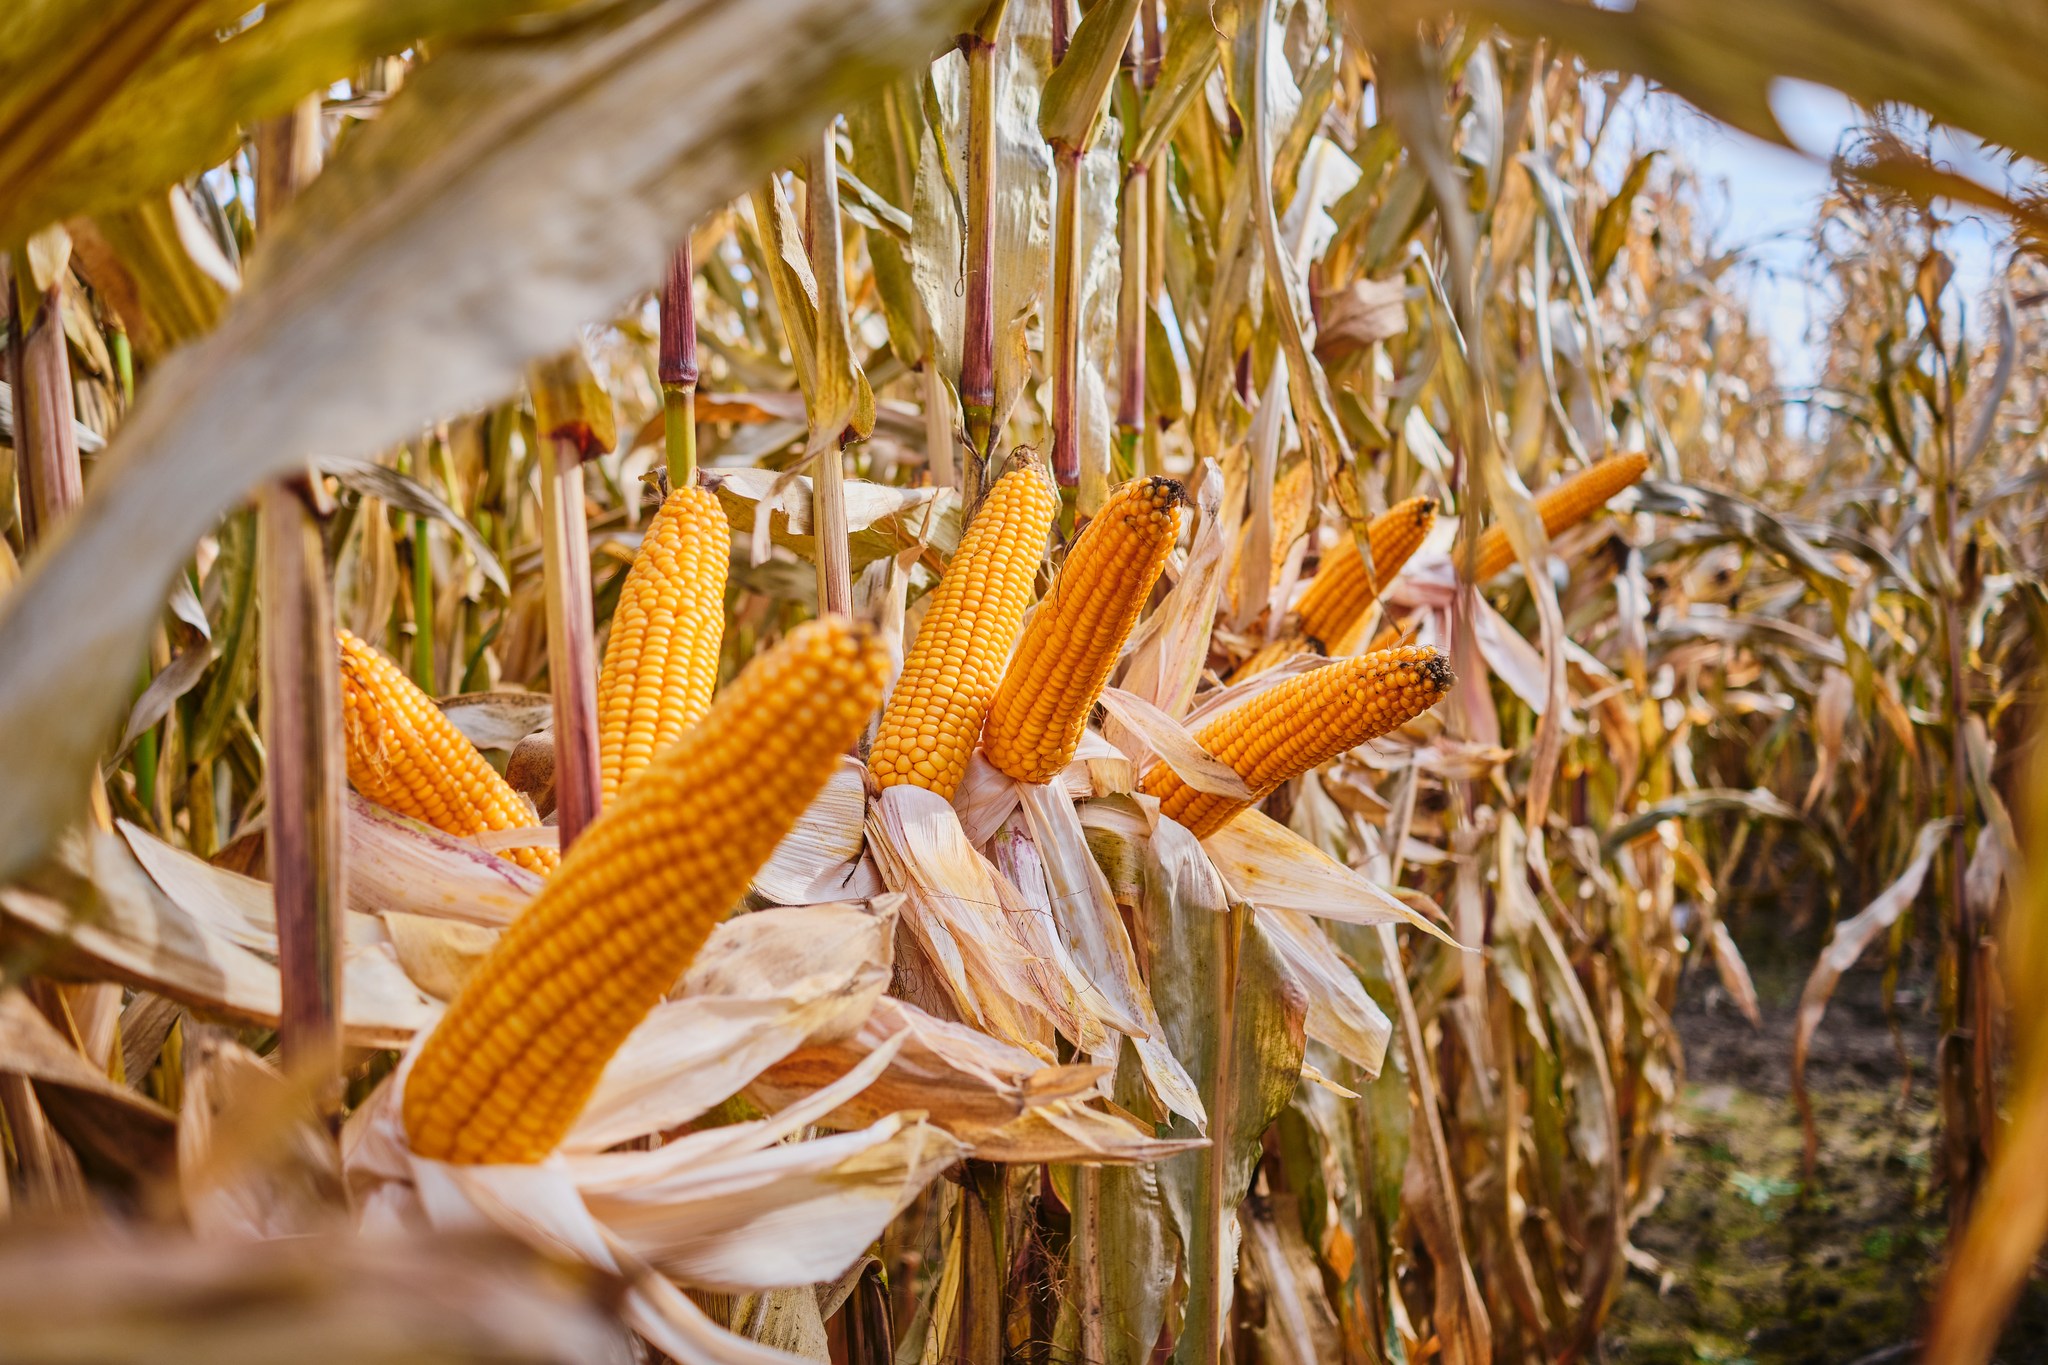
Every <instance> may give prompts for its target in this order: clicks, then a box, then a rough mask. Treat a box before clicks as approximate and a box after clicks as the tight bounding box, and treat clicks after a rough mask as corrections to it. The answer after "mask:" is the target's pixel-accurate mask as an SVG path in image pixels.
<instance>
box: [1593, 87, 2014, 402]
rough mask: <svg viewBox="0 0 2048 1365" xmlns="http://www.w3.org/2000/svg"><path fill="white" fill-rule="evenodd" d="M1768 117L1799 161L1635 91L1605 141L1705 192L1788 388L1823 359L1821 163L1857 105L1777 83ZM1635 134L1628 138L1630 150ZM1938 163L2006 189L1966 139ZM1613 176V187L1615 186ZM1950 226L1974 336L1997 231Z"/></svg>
mask: <svg viewBox="0 0 2048 1365" xmlns="http://www.w3.org/2000/svg"><path fill="white" fill-rule="evenodd" d="M1771 107H1772V110H1773V112H1775V113H1776V114H1777V116H1778V122H1779V123H1780V125H1782V126H1783V127H1784V129H1785V132H1786V135H1787V136H1788V137H1790V138H1791V139H1792V140H1793V141H1794V142H1795V143H1797V144H1798V145H1799V147H1800V148H1801V149H1802V151H1799V152H1795V151H1791V150H1788V149H1787V148H1784V147H1779V146H1776V145H1774V144H1772V143H1768V142H1764V141H1762V140H1761V139H1758V138H1754V137H1751V136H1749V135H1748V134H1747V133H1741V132H1737V131H1735V130H1734V129H1731V128H1729V127H1727V126H1726V125H1724V124H1721V123H1719V122H1716V121H1715V120H1713V119H1710V118H1707V117H1706V116H1705V115H1703V114H1701V113H1699V112H1698V111H1697V110H1695V109H1693V108H1692V107H1691V106H1690V105H1687V104H1685V103H1684V102H1683V101H1681V100H1679V99H1677V98H1676V97H1675V96H1671V95H1667V94H1663V93H1661V92H1653V93H1648V94H1645V93H1644V92H1643V89H1642V87H1641V86H1640V85H1637V86H1634V87H1631V89H1630V90H1629V91H1628V93H1627V94H1625V95H1624V96H1623V97H1622V101H1621V108H1620V110H1619V111H1618V113H1617V115H1616V117H1617V119H1622V120H1626V121H1627V122H1626V123H1624V124H1623V125H1622V126H1619V127H1617V128H1616V129H1615V130H1614V131H1612V132H1610V133H1609V144H1610V148H1611V149H1613V150H1614V151H1615V152H1616V153H1617V157H1618V158H1619V157H1620V156H1625V155H1626V154H1627V153H1628V151H1629V148H1630V144H1631V142H1632V141H1633V142H1635V143H1636V144H1637V145H1639V146H1640V147H1642V148H1644V149H1647V148H1649V147H1655V146H1662V147H1667V148H1669V149H1670V150H1671V151H1672V152H1673V153H1674V154H1675V155H1677V156H1678V157H1679V158H1681V159H1683V160H1684V161H1686V162H1687V163H1689V164H1690V165H1691V166H1692V167H1693V168H1694V169H1695V170H1696V171H1697V172H1698V174H1699V176H1700V179H1701V182H1702V184H1703V186H1704V187H1705V188H1706V190H1707V192H1708V193H1707V204H1706V206H1705V207H1706V226H1707V229H1708V231H1709V232H1710V234H1711V239H1712V243H1713V245H1714V246H1716V247H1718V248H1721V249H1740V250H1741V251H1742V253H1743V257H1744V260H1745V262H1747V265H1746V269H1745V273H1744V277H1743V280H1744V285H1745V287H1746V292H1747V293H1748V294H1749V296H1750V299H1751V305H1752V313H1753V316H1754V317H1755V318H1756V319H1757V321H1758V322H1760V323H1761V324H1762V325H1763V327H1764V329H1765V330H1766V332H1767V333H1768V335H1769V337H1770V339H1771V347H1772V352H1773V355H1774V358H1775V359H1776V361H1777V363H1778V366H1779V373H1780V375H1781V378H1782V381H1783V383H1784V385H1785V386H1786V387H1787V388H1799V387H1802V386H1804V385H1807V384H1810V383H1812V382H1813V380H1814V378H1815V376H1816V370H1817V368H1818V363H1819V359H1820V352H1819V348H1818V347H1817V346H1816V345H1815V342H1814V335H1815V332H1816V329H1817V328H1819V327H1824V326H1825V325H1826V321H1827V317H1828V311H1829V300H1828V298H1827V297H1826V294H1825V293H1824V291H1823V290H1822V288H1821V285H1820V282H1819V281H1818V279H1817V278H1816V276H1815V272H1814V271H1813V269H1812V251H1811V230H1812V227H1813V223H1814V214H1815V210H1816V209H1817V208H1818V207H1819V205H1820V202H1821V199H1822V197H1823V196H1824V195H1825V194H1826V193H1827V190H1828V183H1829V177H1828V157H1829V155H1830V154H1831V153H1832V152H1833V151H1834V149H1835V147H1836V145H1837V143H1838V142H1839V141H1840V139H1841V137H1842V134H1843V133H1844V132H1846V131H1847V130H1849V129H1850V128H1852V127H1854V126H1855V125H1856V124H1857V123H1858V122H1859V118H1858V114H1857V110H1856V107H1855V105H1853V104H1852V103H1851V102H1850V101H1849V100H1848V99H1847V98H1846V97H1844V96H1843V95H1841V94H1840V93H1838V92H1836V91H1834V90H1830V89H1827V88H1826V87H1824V86H1817V85H1808V84H1805V83H1803V82H1798V81H1781V82H1779V83H1778V85H1777V86H1776V87H1774V88H1773V90H1772V94H1771ZM1631 125H1632V128H1633V131H1634V133H1635V134H1636V136H1635V137H1634V138H1631V137H1630V136H1629V133H1630V131H1631ZM1936 151H1937V153H1938V154H1939V155H1940V156H1941V157H1942V159H1943V160H1945V161H1946V162H1948V163H1949V164H1950V165H1951V166H1953V167H1954V168H1955V169H1957V170H1959V171H1962V172H1964V173H1965V174H1968V175H1972V176H1974V177H1976V178H1977V179H1979V180H1982V181H1984V182H1985V183H1987V184H1991V185H1994V186H1999V187H2004V186H2005V185H2007V184H2009V183H2010V182H2011V180H2012V179H2013V178H2014V177H2013V173H2012V172H2011V171H2009V170H2008V168H2007V167H2005V166H2004V165H2003V164H2002V163H2000V162H1998V161H1997V160H1995V159H1994V158H1993V157H1991V156H1990V155H1988V154H1986V153H1985V152H1984V151H1983V150H1982V149H1981V148H1980V147H1978V146H1976V145H1975V144H1974V143H1973V142H1970V141H1968V140H1966V139H1962V138H1958V137H1953V136H1943V137H1941V138H1939V139H1938V140H1937V142H1936ZM1619 174H1620V172H1619V170H1617V171H1615V173H1614V177H1613V178H1615V179H1618V178H1619ZM1944 211H1945V213H1946V215H1947V216H1948V217H1949V218H1950V219H1951V221H1952V223H1953V226H1952V227H1951V228H1950V230H1949V232H1948V234H1947V240H1946V242H1945V246H1946V249H1947V250H1948V253H1949V255H1950V257H1951V258H1952V259H1953V260H1954V261H1955V264H1956V285H1957V288H1958V289H1959V290H1960V291H1961V293H1962V296H1963V298H1964V299H1965V300H1967V301H1968V302H1969V304H1970V309H1969V311H1970V320H1971V324H1972V330H1973V331H1974V330H1976V326H1977V324H1978V323H1979V322H1980V321H1981V319H1982V317H1983V311H1984V310H1983V308H1982V306H1981V304H1980V303H1979V302H1978V301H1979V300H1980V299H1981V298H1982V297H1983V295H1984V293H1985V291H1986V290H1987V289H1988V287H1989V285H1990V283H1991V280H1992V275H1993V270H1994V267H1995V260H1996V253H1997V245H1998V242H1999V240H2000V238H2001V236H2002V230H2001V227H2000V225H1999V224H1997V223H1996V222H1995V221H1991V220H1987V219H1986V218H1985V217H1983V216H1981V215H1977V214H1974V213H1965V212H1964V211H1961V210H1958V209H1955V208H1953V207H1945V208H1944Z"/></svg>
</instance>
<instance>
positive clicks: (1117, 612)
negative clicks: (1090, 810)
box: [982, 478, 1187, 782]
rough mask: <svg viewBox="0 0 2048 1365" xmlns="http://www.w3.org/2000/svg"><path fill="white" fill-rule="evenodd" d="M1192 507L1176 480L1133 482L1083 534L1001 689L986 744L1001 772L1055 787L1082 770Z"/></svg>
mask: <svg viewBox="0 0 2048 1365" xmlns="http://www.w3.org/2000/svg"><path fill="white" fill-rule="evenodd" d="M1186 500H1187V493H1186V491H1185V490H1184V489H1183V488H1182V487H1181V486H1180V484H1178V483H1176V482H1175V481H1174V480H1172V479H1164V478H1149V479H1133V480H1132V481H1131V482H1129V483H1127V484H1125V485H1124V486H1123V487H1122V488H1119V489H1118V490H1117V491H1116V492H1115V493H1114V494H1112V495H1111V497H1110V499H1109V501H1108V502H1107V503H1105V504H1104V505H1103V508H1102V510H1101V511H1100V512H1098V513H1097V514H1096V515H1095V518H1094V519H1093V520H1092V521H1090V522H1089V523H1088V526H1087V528H1086V529H1085V530H1083V531H1082V532H1081V537H1080V539H1079V540H1077V541H1075V542H1074V548H1073V552H1072V553H1070V554H1069V555H1068V556H1067V562H1066V563H1065V565H1063V566H1062V567H1061V569H1060V576H1059V579H1058V580H1057V581H1056V582H1055V583H1054V584H1053V588H1052V592H1051V593H1050V594H1049V595H1048V596H1047V597H1046V600H1045V601H1044V602H1042V603H1040V604H1039V608H1038V611H1037V614H1036V615H1034V616H1033V617H1032V618H1031V624H1030V626H1029V627H1028V628H1026V630H1025V632H1024V638H1023V640H1022V641H1020V642H1019V643H1018V645H1017V653H1016V655H1015V657H1014V658H1012V659H1011V661H1010V666H1009V669H1008V670H1007V671H1006V672H1005V673H1004V674H1003V681H1002V685H1001V686H1000V687H998V688H997V689H996V696H995V702H994V704H993V705H992V706H991V707H990V710H989V716H988V728H987V730H986V732H985V733H984V735H983V737H982V744H983V747H984V748H985V749H986V750H987V753H988V758H989V762H991V763H993V764H995V766H996V767H997V769H999V770H1000V771H1002V772H1003V773H1005V774H1007V775H1009V776H1010V777H1013V778H1015V779H1016V780H1017V781H1019V782H1050V781H1051V780H1052V779H1053V778H1054V777H1056V776H1058V774H1059V771H1060V769H1062V768H1064V767H1066V766H1067V764H1068V763H1070V762H1072V761H1073V758H1074V751H1075V750H1076V749H1077V748H1079V747H1080V744H1081V736H1082V735H1083V734H1085V733H1086V732H1087V728H1088V714H1089V712H1090V711H1092V710H1094V709H1095V702H1096V699H1097V698H1099V697H1100V696H1101V695H1102V689H1103V687H1104V685H1105V684H1107V683H1108V682H1109V675H1110V672H1111V671H1112V670H1113V669H1114V668H1115V667H1116V661H1117V656H1118V655H1119V654H1121V653H1122V651H1123V647H1124V640H1125V639H1126V638H1128V637H1129V635H1130V633H1131V628H1132V627H1133V626H1135V625H1137V624H1138V616H1139V613H1141V612H1143V611H1144V609H1145V600H1146V599H1147V598H1148V597H1150V596H1151V594H1152V587H1153V585H1154V584H1155V583H1157V582H1158V581H1159V573H1160V570H1162V569H1164V568H1165V567H1166V556H1167V553H1168V552H1169V551H1170V550H1172V549H1173V542H1174V540H1175V538H1176V537H1178V536H1179V535H1180V509H1181V504H1182V503H1184V502H1185V501H1186Z"/></svg>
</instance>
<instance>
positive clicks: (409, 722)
mask: <svg viewBox="0 0 2048 1365" xmlns="http://www.w3.org/2000/svg"><path fill="white" fill-rule="evenodd" d="M335 634H336V635H337V636H338V637H339V638H340V643H341V732H342V743H343V747H344V748H345V749H346V750H347V753H348V780H349V781H350V782H351V783H353V784H354V785H355V789H356V790H357V791H359V792H361V793H362V794H363V795H364V796H366V797H368V798H369V799H370V800H372V801H374V802H376V803H377V804H378V805H380V806H382V807H384V808H385V809H386V810H394V811H397V812H398V813H399V814H400V815H408V816H411V817H412V818H413V819H415V820H419V821H422V822H423V823H425V824H429V825H432V826H433V827H434V828H435V829H438V830H441V831H442V832H444V833H447V834H459V835H463V836H465V837H468V836H472V835H477V834H482V833H484V832H485V831H486V830H494V829H522V828H525V827H526V826H529V825H534V824H538V823H539V821H538V820H536V819H535V817H534V814H533V812H532V811H531V810H530V809H529V808H528V807H527V805H526V803H525V802H524V801H522V800H520V799H519V793H517V792H515V791H513V790H512V785H511V783H509V782H507V781H506V780H505V779H504V778H502V777H500V776H499V775H498V770H497V769H496V768H493V767H492V766H491V763H490V760H489V759H487V758H485V757H484V756H483V755H482V754H481V753H479V752H478V751H477V747H476V746H475V745H474V744H471V743H470V742H469V737H468V736H466V735H464V734H463V733H462V731H460V730H458V729H456V728H455V723H454V722H453V721H451V720H449V719H448V717H446V716H444V715H442V714H441V708H440V707H438V706H436V705H434V699H433V698H432V697H430V696H428V695H427V694H426V693H424V692H422V691H420V689H419V688H418V687H417V686H415V685H414V683H413V680H412V679H411V678H408V677H406V676H405V673H404V672H403V671H402V670H401V669H400V668H399V667H398V665H397V664H394V663H392V662H391V661H390V660H389V659H387V658H385V657H384V656H383V655H382V654H380V653H378V652H377V651H376V650H375V649H373V648H371V647H370V645H369V643H368V642H367V641H365V640H363V639H361V638H360V637H358V636H355V635H352V634H350V633H349V632H348V631H346V630H341V631H336V632H335ZM501 856H503V857H505V858H508V859H510V860H511V861H513V862H515V863H517V864H519V865H520V866H521V867H523V868H525V869H527V870H528V871H529V872H538V873H539V874H540V875H541V876H543V877H545V876H547V875H548V874H549V873H551V872H553V871H554V870H555V864H556V863H557V862H558V861H560V855H559V854H557V853H556V852H555V850H553V849H551V848H514V849H507V850H506V851H505V852H504V854H503V855H501Z"/></svg>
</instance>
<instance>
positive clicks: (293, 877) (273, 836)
mask: <svg viewBox="0 0 2048 1365" xmlns="http://www.w3.org/2000/svg"><path fill="white" fill-rule="evenodd" d="M256 145H257V154H256V173H257V201H256V202H257V208H258V211H259V212H260V213H261V214H262V216H263V222H262V226H263V227H264V228H265V229H266V230H267V229H268V228H269V227H270V225H271V223H272V222H273V221H274V220H275V218H276V216H277V215H278V214H280V213H282V212H283V211H284V207H285V205H286V204H288V203H290V202H291V200H292V199H293V198H295V197H296V196H297V195H298V193H299V191H300V190H301V189H303V188H304V187H305V185H306V184H307V182H309V181H310V180H312V178H313V177H314V176H316V175H318V174H319V173H320V160H321V136H320V98H319V96H317V95H312V96H308V97H307V98H306V99H304V100H302V101H300V103H299V104H298V106H297V107H296V108H294V109H293V110H292V111H291V112H290V113H288V114H285V115H283V116H282V117H280V118H277V119H273V120H272V121H270V122H269V123H267V124H264V125H263V126H262V127H261V128H260V129H259V130H258V131H257V141H256ZM324 501H325V495H324V490H322V489H321V487H320V485H319V483H318V482H317V479H316V478H315V477H313V476H311V475H310V474H309V475H306V476H301V477H297V478H291V479H283V480H278V481H275V482H272V483H269V484H266V485H265V486H264V488H263V489H262V491H261V492H260V493H258V495H257V502H256V508H257V526H258V544H259V565H260V567H259V570H258V572H259V573H260V575H261V578H260V580H259V583H258V597H259V599H260V600H261V602H262V605H263V634H262V642H261V649H262V684H263V691H262V697H263V713H262V714H263V746H264V752H265V759H266V761H265V774H266V779H267V781H268V782H269V786H270V799H269V811H270V829H269V833H268V835H267V837H266V839H265V841H264V842H265V851H266V853H267V854H268V856H269V861H270V886H271V897H272V899H273V901H274V902H275V905H276V908H277V956H278V971H279V974H280V976H281V977H282V984H283V1017H282V1019H281V1020H280V1022H279V1025H278V1049H279V1051H280V1053H281V1054H282V1057H283V1060H284V1064H285V1066H286V1067H288V1068H289V1069H290V1070H291V1071H292V1072H293V1073H294V1074H296V1075H297V1076H299V1077H300V1078H301V1079H303V1080H304V1081H305V1082H306V1083H307V1084H308V1085H310V1086H311V1087H312V1089H313V1092H314V1094H315V1096H316V1097H317V1099H318V1101H319V1102H320V1103H321V1104H323V1106H325V1105H335V1104H338V1103H339V1101H340V1099H341V1095H340V1083H341V1060H342V1052H341V1017H342V995H341V992H342V971H341V924H342V907H343V906H344V905H345V904H346V901H347V894H348V890H347V888H348V881H347V877H348V871H347V864H346V857H347V855H346V852H345V845H344V841H343V837H342V809H343V807H342V802H343V800H344V793H343V783H344V782H345V780H346V772H347V764H346V761H345V760H344V758H343V755H342V744H341V687H340V675H339V674H338V673H337V672H336V671H335V670H334V669H333V668H308V667H307V666H306V661H307V660H309V659H326V658H328V657H329V656H330V655H331V654H332V652H333V649H334V601H333V598H332V596H331V595H330V594H329V591H328V587H327V560H326V552H325V546H324V539H323V536H322V534H321V515H320V514H321V512H322V510H323V503H324ZM420 628H421V629H422V630H423V631H424V630H425V629H426V623H425V622H421V623H420Z"/></svg>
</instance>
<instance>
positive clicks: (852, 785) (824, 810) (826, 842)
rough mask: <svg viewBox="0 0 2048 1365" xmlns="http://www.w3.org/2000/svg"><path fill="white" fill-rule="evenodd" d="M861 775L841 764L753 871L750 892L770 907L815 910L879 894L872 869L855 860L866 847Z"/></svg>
mask: <svg viewBox="0 0 2048 1365" xmlns="http://www.w3.org/2000/svg"><path fill="white" fill-rule="evenodd" d="M867 807H868V795H867V770H866V768H865V766H864V765H863V764H861V763H860V761H859V760H857V759H853V758H848V759H844V760H842V761H841V763H840V765H839V767H838V768H837V769H836V770H835V771H834V772H833V774H832V777H831V779H830V780H829V781H828V782H826V784H825V789H824V790H823V791H821V792H819V793H818V798H817V800H815V801H813V802H811V804H810V805H809V806H808V807H807V808H805V810H804V813H803V815H802V816H800V817H799V818H798V819H797V822H796V825H795V827H794V828H792V829H791V830H790V832H789V833H788V834H785V835H784V836H782V842H781V843H779V844H777V845H776V846H775V852H774V854H773V855H772V856H770V857H769V859H768V861H767V863H766V864H765V865H763V866H762V868H761V870H760V871H759V872H756V873H755V874H754V881H753V891H754V894H755V895H757V896H760V897H761V898H762V899H763V900H766V901H768V902H769V903H770V904H773V905H819V904H824V903H826V902H829V901H846V900H865V899H867V898H869V897H872V896H876V895H879V894H881V891H882V883H881V878H880V876H879V875H878V874H877V873H876V872H875V869H874V865H873V864H872V863H870V862H868V861H867V860H866V859H865V858H863V857H862V856H861V849H862V847H863V845H864V844H865V843H866V842H867Z"/></svg>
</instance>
